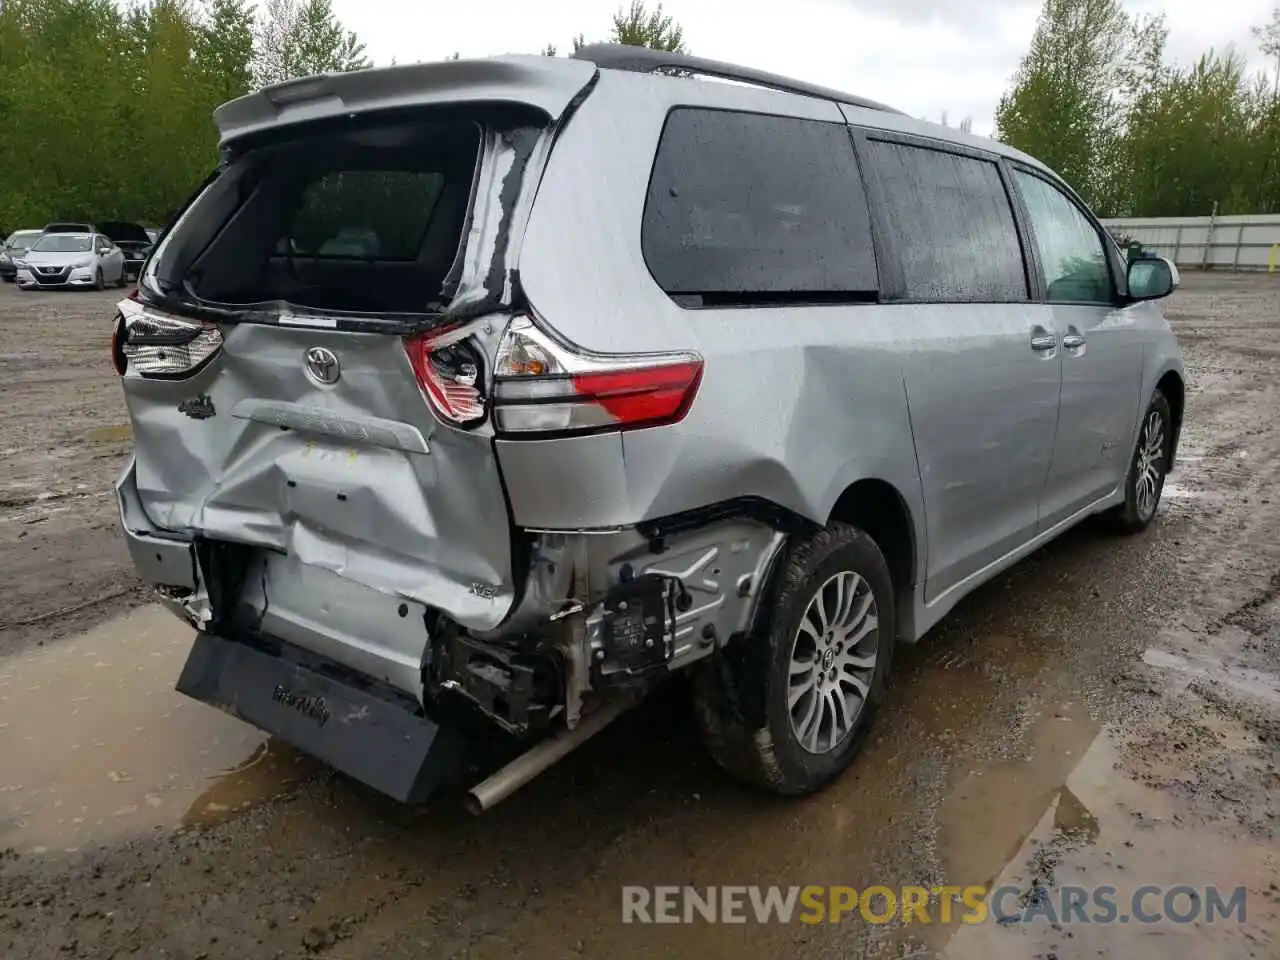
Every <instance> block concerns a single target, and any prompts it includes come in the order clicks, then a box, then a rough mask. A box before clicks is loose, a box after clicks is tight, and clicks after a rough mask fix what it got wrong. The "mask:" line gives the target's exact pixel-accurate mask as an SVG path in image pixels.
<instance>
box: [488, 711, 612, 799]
mask: <svg viewBox="0 0 1280 960" xmlns="http://www.w3.org/2000/svg"><path fill="white" fill-rule="evenodd" d="M635 704H636V701H634V700H629V699H628V700H616V701H614V702H613V703H609V704H606V705H604V706H602V707H601V708H600V709H598V710H596V711H595V712H594V713H591V714H588V715H587V716H585V717H583V718H582V720H581V721H579V723H578V725H577V726H576V727H574V728H573V729H572V730H567V729H566V730H561V731H560V732H559V733H557V734H556V735H555V736H553V737H548V738H547V739H546V740H543V741H542V742H541V743H539V744H537V745H536V746H533V747H531V748H530V749H529V750H527V751H525V752H524V753H522V754H520V756H518V757H516V758H515V759H514V760H512V761H511V762H510V763H508V764H507V765H506V766H505V767H503V768H502V769H501V770H499V771H498V772H497V773H495V774H493V775H492V776H490V777H488V778H487V779H485V780H482V781H480V782H479V783H477V784H476V785H475V786H474V787H472V788H471V789H470V790H469V791H468V792H467V809H468V810H469V811H471V812H472V813H473V814H478V813H481V812H483V811H485V810H488V809H489V808H490V807H493V806H494V805H496V804H497V803H499V802H501V801H502V800H505V799H506V798H507V797H509V796H511V794H513V793H515V792H516V791H517V790H519V789H520V788H521V787H523V786H524V785H525V784H526V783H528V782H529V781H530V780H532V779H533V778H534V777H536V776H537V775H538V774H540V773H541V772H542V771H543V770H546V769H547V767H549V766H551V765H552V764H553V763H555V762H556V761H557V760H560V759H562V758H563V757H565V756H567V755H568V754H570V753H572V752H573V751H574V750H575V749H577V748H578V747H580V746H582V744H584V743H586V742H587V741H588V740H589V739H591V738H592V737H594V736H595V735H596V734H597V733H599V732H600V731H601V730H603V729H604V728H605V727H607V726H608V725H609V724H611V723H613V721H614V720H616V719H618V717H620V716H622V714H624V713H626V712H627V711H628V710H630V709H631V708H632V707H633V706H635Z"/></svg>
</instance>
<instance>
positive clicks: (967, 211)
mask: <svg viewBox="0 0 1280 960" xmlns="http://www.w3.org/2000/svg"><path fill="white" fill-rule="evenodd" d="M867 147H868V157H869V159H870V162H871V163H872V164H873V165H874V168H875V176H876V180H877V182H878V183H879V184H880V193H881V194H882V200H881V205H882V207H883V214H884V222H885V227H886V230H887V231H888V233H889V235H890V237H891V239H892V241H893V244H894V247H895V248H896V250H897V252H898V261H899V263H900V264H901V266H902V274H903V277H902V279H903V286H904V289H903V291H902V297H903V298H904V299H906V300H911V301H918V302H925V303H1009V302H1017V301H1024V300H1026V299H1027V296H1028V292H1027V274H1026V267H1025V264H1024V263H1023V259H1022V245H1021V242H1020V241H1019V239H1018V229H1017V226H1016V223H1015V221H1014V219H1013V208H1012V206H1011V205H1010V202H1009V195H1008V193H1007V192H1006V191H1005V188H1004V182H1003V181H1002V180H1001V178H1000V168H999V167H998V166H997V165H996V164H995V163H994V162H993V161H990V160H981V159H976V158H973V157H968V156H961V155H959V154H955V153H949V152H945V151H942V150H934V149H930V148H926V147H916V146H910V145H907V144H902V143H893V142H888V141H880V140H872V141H870V142H869V143H868V145H867Z"/></svg>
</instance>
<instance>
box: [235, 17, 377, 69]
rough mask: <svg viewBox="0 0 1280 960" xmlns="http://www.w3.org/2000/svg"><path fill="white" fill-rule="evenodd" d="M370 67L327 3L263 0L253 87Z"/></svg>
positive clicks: (353, 36)
mask: <svg viewBox="0 0 1280 960" xmlns="http://www.w3.org/2000/svg"><path fill="white" fill-rule="evenodd" d="M370 65H371V64H370V62H369V58H368V57H366V56H365V51H364V44H363V43H361V42H360V40H359V38H358V37H357V36H356V35H355V34H354V33H353V32H351V31H350V30H347V29H345V28H344V27H343V26H342V24H341V23H340V22H339V21H338V18H337V17H336V16H335V15H334V13H333V5H332V3H331V0H267V5H266V17H265V18H264V19H263V20H262V21H261V23H260V27H259V32H258V38H257V57H256V62H255V65H254V80H255V82H256V83H257V85H258V86H260V87H265V86H269V85H271V84H273V83H281V82H283V81H285V80H291V79H293V78H295V77H306V76H310V75H312V74H317V73H348V72H350V71H353V70H364V69H367V68H368V67H369V66H370Z"/></svg>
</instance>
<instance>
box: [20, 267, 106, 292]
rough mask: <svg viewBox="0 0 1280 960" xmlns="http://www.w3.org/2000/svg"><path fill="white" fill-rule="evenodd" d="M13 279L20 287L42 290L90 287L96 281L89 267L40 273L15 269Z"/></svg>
mask: <svg viewBox="0 0 1280 960" xmlns="http://www.w3.org/2000/svg"><path fill="white" fill-rule="evenodd" d="M15 279H16V280H17V282H18V286H20V287H33V288H39V289H42V290H43V289H49V290H56V289H62V288H76V287H92V286H93V285H94V284H95V283H97V277H96V276H95V274H94V272H93V270H92V269H91V268H90V269H86V268H81V269H75V270H63V271H59V272H58V273H56V274H42V273H39V272H34V271H32V270H28V269H21V270H18V271H17V275H16V277H15Z"/></svg>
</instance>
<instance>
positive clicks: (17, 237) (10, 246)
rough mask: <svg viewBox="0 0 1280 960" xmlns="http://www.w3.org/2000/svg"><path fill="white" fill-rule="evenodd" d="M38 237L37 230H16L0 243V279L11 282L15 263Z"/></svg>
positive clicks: (16, 269) (16, 268)
mask: <svg viewBox="0 0 1280 960" xmlns="http://www.w3.org/2000/svg"><path fill="white" fill-rule="evenodd" d="M39 239H40V231H39V230H16V231H14V232H13V233H12V234H10V235H9V237H8V238H7V239H6V240H5V241H4V242H3V243H0V280H3V281H4V282H5V283H13V278H14V277H15V276H17V273H18V267H17V265H16V263H15V261H17V260H21V259H22V255H23V254H24V253H26V252H27V251H28V250H29V249H31V245H32V244H33V243H35V242H36V241H37V240H39Z"/></svg>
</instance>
